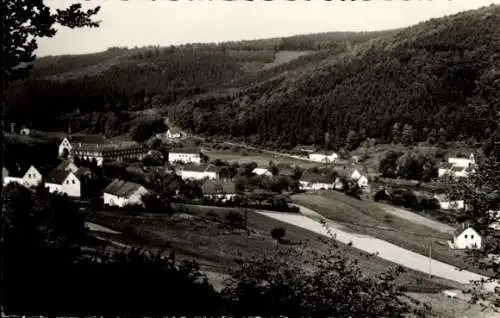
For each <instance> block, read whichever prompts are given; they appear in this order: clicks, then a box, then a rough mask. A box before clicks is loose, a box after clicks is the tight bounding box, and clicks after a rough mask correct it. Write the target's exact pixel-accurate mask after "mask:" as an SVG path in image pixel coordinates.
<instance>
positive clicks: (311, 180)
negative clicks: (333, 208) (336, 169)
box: [299, 173, 335, 190]
mask: <svg viewBox="0 0 500 318" xmlns="http://www.w3.org/2000/svg"><path fill="white" fill-rule="evenodd" d="M334 187H335V182H333V180H332V178H331V177H328V176H323V175H319V174H314V173H304V174H302V177H301V178H300V180H299V188H300V189H301V190H332V189H334Z"/></svg>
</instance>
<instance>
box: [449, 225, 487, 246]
mask: <svg viewBox="0 0 500 318" xmlns="http://www.w3.org/2000/svg"><path fill="white" fill-rule="evenodd" d="M481 242H482V239H481V236H480V235H479V234H478V233H477V232H476V231H475V230H474V229H473V228H472V226H471V225H470V224H469V223H467V222H465V223H462V224H460V225H459V226H458V228H457V229H456V230H455V232H454V233H453V246H454V247H455V248H457V249H480V248H481Z"/></svg>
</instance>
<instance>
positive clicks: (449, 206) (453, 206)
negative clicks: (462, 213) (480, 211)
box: [439, 200, 464, 210]
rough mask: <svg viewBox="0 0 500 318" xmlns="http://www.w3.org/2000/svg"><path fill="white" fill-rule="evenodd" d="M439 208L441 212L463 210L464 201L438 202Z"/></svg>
mask: <svg viewBox="0 0 500 318" xmlns="http://www.w3.org/2000/svg"><path fill="white" fill-rule="evenodd" d="M439 207H440V208H441V209H443V210H458V209H463V208H464V201H463V200H457V201H439Z"/></svg>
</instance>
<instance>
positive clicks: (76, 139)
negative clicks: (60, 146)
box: [67, 135, 110, 144]
mask: <svg viewBox="0 0 500 318" xmlns="http://www.w3.org/2000/svg"><path fill="white" fill-rule="evenodd" d="M67 138H68V140H69V142H70V143H82V144H109V143H110V140H109V139H106V138H105V137H103V136H100V135H71V136H69V137H67Z"/></svg>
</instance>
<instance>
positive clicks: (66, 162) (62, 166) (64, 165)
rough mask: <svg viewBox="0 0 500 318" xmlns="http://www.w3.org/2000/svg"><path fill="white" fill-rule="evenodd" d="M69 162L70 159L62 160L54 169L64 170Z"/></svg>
mask: <svg viewBox="0 0 500 318" xmlns="http://www.w3.org/2000/svg"><path fill="white" fill-rule="evenodd" d="M71 163H73V162H72V161H71V160H70V159H66V160H63V161H62V162H61V163H60V164H59V165H58V166H57V167H56V168H55V169H54V170H61V171H66V169H67V168H68V166H69V165H70V164H71Z"/></svg>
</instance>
